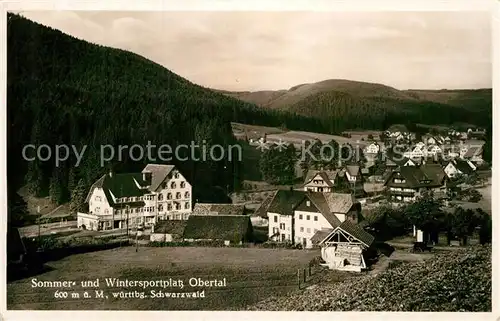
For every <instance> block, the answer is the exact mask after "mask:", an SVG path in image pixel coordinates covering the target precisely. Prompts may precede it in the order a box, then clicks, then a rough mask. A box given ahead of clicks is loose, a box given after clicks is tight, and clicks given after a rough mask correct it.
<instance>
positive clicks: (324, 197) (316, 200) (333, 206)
mask: <svg viewBox="0 0 500 321" xmlns="http://www.w3.org/2000/svg"><path fill="white" fill-rule="evenodd" d="M306 197H307V198H308V199H309V200H310V201H311V202H312V203H313V204H314V206H316V208H317V209H318V210H319V211H320V213H321V214H322V215H323V217H324V218H325V219H326V220H327V221H328V223H330V225H331V226H332V227H337V226H339V225H340V223H341V222H340V220H339V219H338V218H337V216H335V213H337V214H346V213H348V212H349V210H350V209H351V208H352V206H353V205H354V204H355V203H356V199H355V197H354V195H352V194H343V193H319V192H307V196H306Z"/></svg>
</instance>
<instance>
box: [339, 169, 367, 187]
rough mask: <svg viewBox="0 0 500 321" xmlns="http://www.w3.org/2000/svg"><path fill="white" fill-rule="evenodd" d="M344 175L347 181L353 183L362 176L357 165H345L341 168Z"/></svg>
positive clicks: (359, 180)
mask: <svg viewBox="0 0 500 321" xmlns="http://www.w3.org/2000/svg"><path fill="white" fill-rule="evenodd" d="M342 171H343V172H344V175H345V176H346V178H347V181H348V182H349V183H352V184H355V183H356V182H358V183H359V182H361V181H362V180H363V176H362V175H361V170H360V168H359V166H358V165H346V166H344V167H343V168H342Z"/></svg>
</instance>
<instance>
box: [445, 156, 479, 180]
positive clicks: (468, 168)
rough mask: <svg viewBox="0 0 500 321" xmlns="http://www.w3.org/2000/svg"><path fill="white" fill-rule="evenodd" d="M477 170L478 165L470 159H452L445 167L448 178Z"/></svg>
mask: <svg viewBox="0 0 500 321" xmlns="http://www.w3.org/2000/svg"><path fill="white" fill-rule="evenodd" d="M475 170H476V166H475V165H474V164H473V163H472V162H471V161H468V160H462V159H455V160H452V161H450V162H449V163H448V164H447V165H446V166H445V168H444V172H445V173H446V176H448V178H453V177H455V176H457V175H469V174H472V173H473V172H474V171H475Z"/></svg>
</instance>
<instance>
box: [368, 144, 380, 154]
mask: <svg viewBox="0 0 500 321" xmlns="http://www.w3.org/2000/svg"><path fill="white" fill-rule="evenodd" d="M379 152H380V145H379V144H377V143H371V144H370V145H368V146H366V148H365V150H364V153H365V154H375V155H376V154H378V153H379Z"/></svg>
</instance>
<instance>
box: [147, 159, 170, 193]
mask: <svg viewBox="0 0 500 321" xmlns="http://www.w3.org/2000/svg"><path fill="white" fill-rule="evenodd" d="M174 167H175V166H174V165H162V164H148V165H146V167H144V169H143V170H142V172H141V173H151V174H152V175H151V186H150V187H149V190H150V191H155V190H156V189H157V188H158V186H160V184H161V183H162V182H163V181H164V180H165V178H166V177H167V175H168V174H170V172H171V171H172V170H173V169H174Z"/></svg>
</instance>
